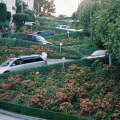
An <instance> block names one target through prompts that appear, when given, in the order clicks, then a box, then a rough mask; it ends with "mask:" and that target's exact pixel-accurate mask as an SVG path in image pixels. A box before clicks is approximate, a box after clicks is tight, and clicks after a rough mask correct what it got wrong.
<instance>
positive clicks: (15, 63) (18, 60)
mask: <svg viewBox="0 0 120 120" xmlns="http://www.w3.org/2000/svg"><path fill="white" fill-rule="evenodd" d="M20 64H21V60H20V59H17V60H15V61H14V62H13V63H12V65H11V66H14V65H20Z"/></svg>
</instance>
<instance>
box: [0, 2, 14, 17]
mask: <svg viewBox="0 0 120 120" xmlns="http://www.w3.org/2000/svg"><path fill="white" fill-rule="evenodd" d="M15 1H16V0H0V3H5V4H6V7H7V11H9V12H11V15H12V14H15V13H16V6H15Z"/></svg>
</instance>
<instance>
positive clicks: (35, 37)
mask: <svg viewBox="0 0 120 120" xmlns="http://www.w3.org/2000/svg"><path fill="white" fill-rule="evenodd" d="M16 39H22V40H28V41H31V42H37V43H39V44H47V45H52V43H51V42H48V41H46V40H45V39H44V38H43V37H41V36H38V35H34V34H27V35H26V36H25V37H24V36H16Z"/></svg>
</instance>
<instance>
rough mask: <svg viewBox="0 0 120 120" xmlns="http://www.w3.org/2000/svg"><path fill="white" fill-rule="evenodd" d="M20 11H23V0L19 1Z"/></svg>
mask: <svg viewBox="0 0 120 120" xmlns="http://www.w3.org/2000/svg"><path fill="white" fill-rule="evenodd" d="M21 12H22V13H23V1H21Z"/></svg>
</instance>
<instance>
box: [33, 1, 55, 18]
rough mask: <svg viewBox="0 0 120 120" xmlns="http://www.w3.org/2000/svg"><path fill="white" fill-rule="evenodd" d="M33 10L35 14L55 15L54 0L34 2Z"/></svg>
mask: <svg viewBox="0 0 120 120" xmlns="http://www.w3.org/2000/svg"><path fill="white" fill-rule="evenodd" d="M42 8H43V10H42ZM34 9H35V11H36V13H37V14H43V15H44V16H52V15H53V14H54V13H55V4H54V0H51V1H49V0H34Z"/></svg>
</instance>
